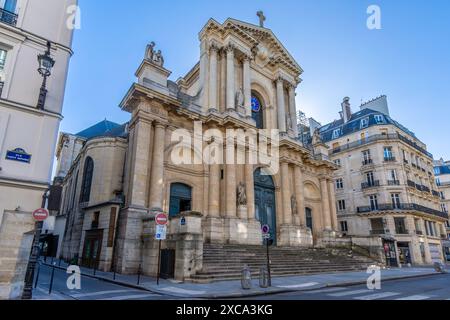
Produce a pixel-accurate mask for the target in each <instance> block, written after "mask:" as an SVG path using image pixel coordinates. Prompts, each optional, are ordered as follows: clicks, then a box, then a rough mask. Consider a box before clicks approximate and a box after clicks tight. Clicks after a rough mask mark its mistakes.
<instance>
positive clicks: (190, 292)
mask: <svg viewBox="0 0 450 320" xmlns="http://www.w3.org/2000/svg"><path fill="white" fill-rule="evenodd" d="M161 290H164V291H169V292H175V293H182V294H190V295H194V294H205V293H206V291H197V290H187V289H181V288H175V287H166V288H161Z"/></svg>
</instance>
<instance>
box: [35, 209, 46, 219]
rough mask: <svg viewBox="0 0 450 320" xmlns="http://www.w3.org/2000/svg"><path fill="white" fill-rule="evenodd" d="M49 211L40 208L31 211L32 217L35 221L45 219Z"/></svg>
mask: <svg viewBox="0 0 450 320" xmlns="http://www.w3.org/2000/svg"><path fill="white" fill-rule="evenodd" d="M48 216H49V213H48V211H47V210H46V209H43V208H40V209H37V210H35V211H34V212H33V218H34V220H36V221H44V220H47V218H48Z"/></svg>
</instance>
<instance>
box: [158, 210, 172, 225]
mask: <svg viewBox="0 0 450 320" xmlns="http://www.w3.org/2000/svg"><path fill="white" fill-rule="evenodd" d="M155 222H156V224H157V225H158V226H165V225H167V222H169V218H168V217H167V214H165V213H158V214H157V215H156V216H155Z"/></svg>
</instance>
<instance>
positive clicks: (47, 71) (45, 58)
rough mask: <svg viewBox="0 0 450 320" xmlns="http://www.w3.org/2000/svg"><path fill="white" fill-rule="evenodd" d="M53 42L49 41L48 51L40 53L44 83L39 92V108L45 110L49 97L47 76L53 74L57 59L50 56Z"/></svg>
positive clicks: (39, 58) (40, 71)
mask: <svg viewBox="0 0 450 320" xmlns="http://www.w3.org/2000/svg"><path fill="white" fill-rule="evenodd" d="M50 49H51V43H50V41H47V51H45V53H44V54H40V55H38V62H39V68H38V72H39V74H40V75H41V76H42V78H43V79H42V85H41V89H40V92H39V99H38V104H37V108H38V109H40V110H44V106H45V100H46V98H47V78H48V77H49V76H50V75H51V74H52V72H51V71H52V68H53V66H54V65H55V60H53V59H52V57H51V56H50Z"/></svg>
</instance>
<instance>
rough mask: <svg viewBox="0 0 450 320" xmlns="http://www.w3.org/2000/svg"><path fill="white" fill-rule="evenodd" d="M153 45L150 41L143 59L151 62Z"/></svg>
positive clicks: (153, 53) (153, 51) (153, 52)
mask: <svg viewBox="0 0 450 320" xmlns="http://www.w3.org/2000/svg"><path fill="white" fill-rule="evenodd" d="M155 45H156V44H155V43H154V42H153V41H152V42H150V43H149V44H148V45H147V48H146V49H145V59H147V60H150V61H152V62H153V56H154V55H155Z"/></svg>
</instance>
